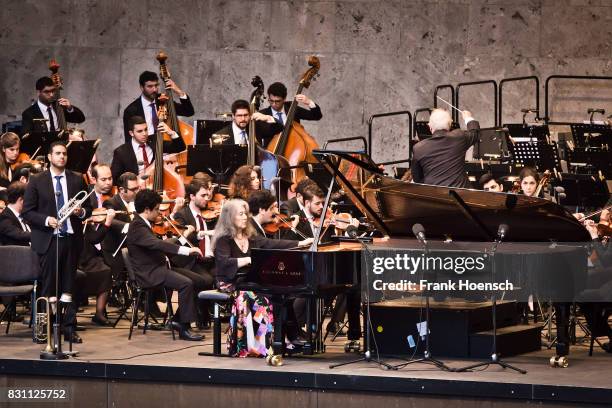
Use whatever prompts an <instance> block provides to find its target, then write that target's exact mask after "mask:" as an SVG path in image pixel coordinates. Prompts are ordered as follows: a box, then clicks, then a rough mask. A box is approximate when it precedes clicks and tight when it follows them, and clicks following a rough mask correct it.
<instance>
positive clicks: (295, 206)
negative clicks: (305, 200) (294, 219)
mask: <svg viewBox="0 0 612 408" xmlns="http://www.w3.org/2000/svg"><path fill="white" fill-rule="evenodd" d="M279 211H280V212H281V213H283V214H287V215H293V214H297V213H298V212H300V204H299V203H298V200H297V198H296V197H293V198H290V199H289V200H287V201H283V202H282V203H281V205H280V208H279Z"/></svg>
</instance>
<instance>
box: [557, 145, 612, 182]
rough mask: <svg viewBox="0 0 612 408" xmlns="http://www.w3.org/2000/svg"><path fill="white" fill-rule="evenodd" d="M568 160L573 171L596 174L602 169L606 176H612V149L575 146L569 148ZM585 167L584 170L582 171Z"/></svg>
mask: <svg viewBox="0 0 612 408" xmlns="http://www.w3.org/2000/svg"><path fill="white" fill-rule="evenodd" d="M567 162H568V167H569V169H570V171H572V169H573V170H574V171H572V172H573V173H583V174H595V173H596V172H597V171H598V170H600V171H601V172H602V173H603V175H604V176H605V178H607V179H610V178H612V151H610V150H607V149H602V148H599V147H574V149H571V150H570V149H568V150H567ZM581 169H584V171H580V170H581Z"/></svg>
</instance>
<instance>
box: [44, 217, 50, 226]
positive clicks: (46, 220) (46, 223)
mask: <svg viewBox="0 0 612 408" xmlns="http://www.w3.org/2000/svg"><path fill="white" fill-rule="evenodd" d="M49 219H51V217H47V218H45V227H48V226H49Z"/></svg>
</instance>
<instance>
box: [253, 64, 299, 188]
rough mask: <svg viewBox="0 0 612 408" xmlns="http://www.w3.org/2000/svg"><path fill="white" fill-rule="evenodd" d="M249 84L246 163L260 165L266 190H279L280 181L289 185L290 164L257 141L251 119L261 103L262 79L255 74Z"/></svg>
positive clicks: (254, 126)
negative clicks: (251, 91) (251, 90)
mask: <svg viewBox="0 0 612 408" xmlns="http://www.w3.org/2000/svg"><path fill="white" fill-rule="evenodd" d="M251 85H253V86H254V87H255V90H253V93H252V94H251V100H250V112H251V120H250V122H249V147H248V156H247V164H248V165H249V166H256V165H258V166H260V168H261V177H262V179H263V180H262V186H263V188H265V189H266V190H276V189H278V190H281V189H280V181H285V182H286V183H287V184H288V185H291V172H290V171H289V166H290V165H289V162H288V161H287V159H285V157H283V156H280V155H276V154H274V153H271V152H269V151H268V150H266V149H263V148H262V147H261V146H260V145H259V144H258V143H257V135H256V130H255V128H256V124H255V119H253V114H254V113H255V112H257V111H258V110H259V106H260V105H261V100H262V99H263V94H264V83H263V81H262V79H261V78H260V77H259V76H258V75H256V76H255V77H253V79H252V80H251ZM275 180H279V184H275V183H274V181H275Z"/></svg>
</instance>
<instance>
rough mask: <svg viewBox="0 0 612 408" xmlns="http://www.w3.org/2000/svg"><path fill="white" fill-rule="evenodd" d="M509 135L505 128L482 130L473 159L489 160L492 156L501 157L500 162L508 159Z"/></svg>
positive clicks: (475, 146)
mask: <svg viewBox="0 0 612 408" xmlns="http://www.w3.org/2000/svg"><path fill="white" fill-rule="evenodd" d="M507 133H508V132H507V131H506V130H504V129H503V128H487V129H480V136H479V137H478V142H476V144H475V145H474V152H473V154H472V157H473V158H474V159H489V158H490V157H491V156H499V158H500V160H501V159H502V158H504V157H508V144H507V141H506V140H507Z"/></svg>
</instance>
